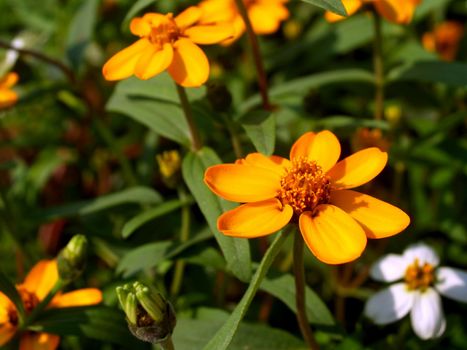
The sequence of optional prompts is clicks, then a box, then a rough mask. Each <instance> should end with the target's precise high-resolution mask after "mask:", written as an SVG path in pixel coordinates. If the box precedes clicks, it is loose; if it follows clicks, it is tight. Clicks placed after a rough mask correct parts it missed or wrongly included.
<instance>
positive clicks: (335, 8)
mask: <svg viewBox="0 0 467 350" xmlns="http://www.w3.org/2000/svg"><path fill="white" fill-rule="evenodd" d="M302 1H304V2H307V3H309V4H312V5H315V6H318V7H321V8H323V9H325V10H329V11H331V12H334V13H337V14H338V15H341V16H347V11H345V7H344V5H343V4H342V1H341V0H302Z"/></svg>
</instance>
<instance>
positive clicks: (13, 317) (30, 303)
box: [7, 287, 39, 327]
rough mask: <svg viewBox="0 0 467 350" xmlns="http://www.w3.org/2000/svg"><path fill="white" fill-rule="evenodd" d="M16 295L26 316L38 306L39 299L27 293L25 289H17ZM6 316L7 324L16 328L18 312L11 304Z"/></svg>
mask: <svg viewBox="0 0 467 350" xmlns="http://www.w3.org/2000/svg"><path fill="white" fill-rule="evenodd" d="M18 293H19V295H20V297H21V300H22V301H23V305H24V310H25V311H26V313H27V314H29V313H30V312H31V311H32V310H34V308H35V307H36V306H37V305H38V304H39V299H38V298H37V296H36V294H34V293H31V292H28V291H27V290H26V289H24V288H22V287H18ZM7 314H8V323H10V324H11V325H12V326H14V327H16V326H17V325H18V320H19V318H18V311H16V308H15V307H14V305H13V304H10V305H9V306H8V310H7Z"/></svg>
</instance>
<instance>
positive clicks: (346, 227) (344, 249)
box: [299, 204, 366, 264]
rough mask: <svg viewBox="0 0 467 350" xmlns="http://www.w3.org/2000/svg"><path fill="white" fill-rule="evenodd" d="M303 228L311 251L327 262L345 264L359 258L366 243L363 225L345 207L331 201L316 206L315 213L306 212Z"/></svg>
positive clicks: (302, 222) (302, 216)
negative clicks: (337, 205)
mask: <svg viewBox="0 0 467 350" xmlns="http://www.w3.org/2000/svg"><path fill="white" fill-rule="evenodd" d="M299 225H300V231H301V232H302V235H303V239H304V240H305V243H306V244H307V246H308V248H310V250H311V252H312V253H313V254H314V255H315V256H316V258H318V259H319V260H321V261H323V262H325V263H327V264H343V263H346V262H349V261H352V260H355V259H357V258H358V257H359V256H360V255H361V254H362V252H363V250H364V249H365V246H366V235H365V232H364V231H363V229H362V227H361V226H360V225H359V224H358V223H357V222H356V221H355V220H354V219H352V218H351V217H350V215H349V214H347V213H346V212H344V211H343V210H342V209H339V208H338V207H336V206H334V205H330V204H322V205H319V206H317V207H316V215H314V216H312V214H311V212H304V213H303V214H302V215H300V219H299Z"/></svg>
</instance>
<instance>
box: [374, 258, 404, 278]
mask: <svg viewBox="0 0 467 350" xmlns="http://www.w3.org/2000/svg"><path fill="white" fill-rule="evenodd" d="M409 264H410V263H407V260H406V259H405V258H404V257H403V256H402V255H396V254H388V255H385V256H383V257H382V258H381V259H379V260H377V261H376V262H375V263H374V264H373V265H372V266H371V270H370V276H371V277H372V278H373V279H375V280H377V281H381V282H394V281H397V280H398V279H401V278H402V277H404V274H405V270H406V269H407V266H408V265H409Z"/></svg>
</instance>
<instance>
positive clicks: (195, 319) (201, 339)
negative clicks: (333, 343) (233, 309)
mask: <svg viewBox="0 0 467 350" xmlns="http://www.w3.org/2000/svg"><path fill="white" fill-rule="evenodd" d="M228 316H229V314H228V313H227V312H225V311H223V310H217V309H207V308H200V309H196V310H195V312H194V315H193V316H191V315H190V317H188V316H186V315H183V314H182V315H180V316H179V318H178V321H177V327H175V330H174V334H173V341H174V345H175V348H176V349H177V350H193V349H202V348H203V346H204V345H205V344H206V343H207V341H208V340H209V338H210V337H211V336H212V334H213V333H215V332H216V331H217V330H218V329H219V328H221V327H222V324H223V323H225V322H226V320H227V319H228ZM306 348H307V347H306V346H305V344H304V343H303V342H302V341H301V340H299V339H297V338H296V337H295V336H293V335H291V334H289V333H287V332H285V331H283V330H280V329H275V328H272V327H268V326H266V325H258V324H253V323H242V324H240V326H239V328H238V331H237V333H236V335H235V336H234V338H233V340H232V343H231V344H230V346H229V350H245V349H251V350H305V349H306Z"/></svg>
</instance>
